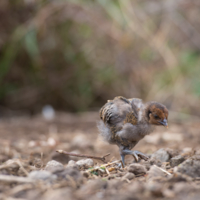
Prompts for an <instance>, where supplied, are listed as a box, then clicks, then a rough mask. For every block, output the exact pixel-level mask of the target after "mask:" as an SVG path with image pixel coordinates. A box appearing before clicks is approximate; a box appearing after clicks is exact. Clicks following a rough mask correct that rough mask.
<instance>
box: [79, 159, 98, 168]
mask: <svg viewBox="0 0 200 200" xmlns="http://www.w3.org/2000/svg"><path fill="white" fill-rule="evenodd" d="M76 164H77V165H78V166H79V167H84V168H89V167H92V166H94V161H93V160H92V159H83V160H79V161H77V162H76Z"/></svg>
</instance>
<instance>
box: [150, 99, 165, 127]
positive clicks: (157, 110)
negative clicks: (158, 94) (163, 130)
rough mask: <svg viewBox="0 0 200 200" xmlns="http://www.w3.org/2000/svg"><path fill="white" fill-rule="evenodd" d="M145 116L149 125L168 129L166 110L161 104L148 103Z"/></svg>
mask: <svg viewBox="0 0 200 200" xmlns="http://www.w3.org/2000/svg"><path fill="white" fill-rule="evenodd" d="M147 115H148V116H147V117H148V120H149V123H150V124H153V125H162V126H165V127H168V122H167V119H168V110H167V108H166V107H165V106H164V105H163V104H161V103H157V102H150V103H149V104H148V107H147Z"/></svg>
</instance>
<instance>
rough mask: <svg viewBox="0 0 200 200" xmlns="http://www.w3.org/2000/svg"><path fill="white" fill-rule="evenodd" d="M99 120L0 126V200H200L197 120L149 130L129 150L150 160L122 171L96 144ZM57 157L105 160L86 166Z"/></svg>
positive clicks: (8, 121) (66, 118)
mask: <svg viewBox="0 0 200 200" xmlns="http://www.w3.org/2000/svg"><path fill="white" fill-rule="evenodd" d="M98 119H99V116H98V113H96V112H91V113H84V114H77V115H75V114H66V113H57V114H56V116H55V117H54V119H51V120H47V119H45V118H44V117H43V116H40V115H37V116H34V117H29V116H23V117H12V118H1V119H0V199H20V200H21V199H48V200H49V199H50V200H51V199H61V200H62V199H80V200H82V199H127V200H128V199H134V200H136V199H150V200H151V199H176V200H177V199H186V200H187V199H188V200H189V199H190V200H197V199H199V195H200V170H199V169H200V148H199V143H200V137H199V134H200V129H199V128H200V126H199V120H198V119H196V120H195V121H193V120H191V121H189V120H185V121H179V122H178V123H174V122H169V128H168V129H166V128H164V127H158V128H156V129H155V131H154V133H152V134H151V135H149V136H146V137H145V138H144V139H143V140H142V141H140V142H139V144H138V145H137V146H136V147H135V148H134V149H135V150H138V151H141V152H143V153H145V154H147V155H148V156H149V160H148V161H144V160H141V159H140V160H139V162H138V163H135V161H134V158H133V157H131V156H126V158H125V163H126V166H125V168H122V167H120V165H121V162H120V156H119V152H118V147H117V146H115V145H109V144H107V143H106V142H104V141H103V140H102V138H100V137H99V136H98V130H97V127H96V122H97V120H98ZM59 149H61V150H64V151H67V152H73V153H78V154H86V155H91V156H100V157H102V156H104V155H106V154H108V153H110V156H108V157H106V162H105V163H104V162H102V161H101V160H97V159H92V160H93V162H92V161H91V160H90V159H89V160H85V159H87V158H81V157H74V156H69V155H63V154H59V153H58V152H56V150H59ZM80 160H83V161H81V162H80ZM56 161H57V162H56ZM77 161H79V162H77ZM112 162H113V164H112ZM47 163H48V164H47ZM80 163H82V164H80ZM89 165H91V166H89Z"/></svg>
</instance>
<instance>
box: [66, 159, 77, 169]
mask: <svg viewBox="0 0 200 200" xmlns="http://www.w3.org/2000/svg"><path fill="white" fill-rule="evenodd" d="M67 166H71V167H73V166H76V161H74V160H70V161H69V162H68V164H67Z"/></svg>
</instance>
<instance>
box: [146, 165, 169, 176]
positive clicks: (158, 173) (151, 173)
mask: <svg viewBox="0 0 200 200" xmlns="http://www.w3.org/2000/svg"><path fill="white" fill-rule="evenodd" d="M165 176H166V173H165V172H163V171H162V170H161V169H160V168H159V167H157V166H155V165H153V166H151V168H150V170H149V171H148V179H152V178H156V177H165Z"/></svg>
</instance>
